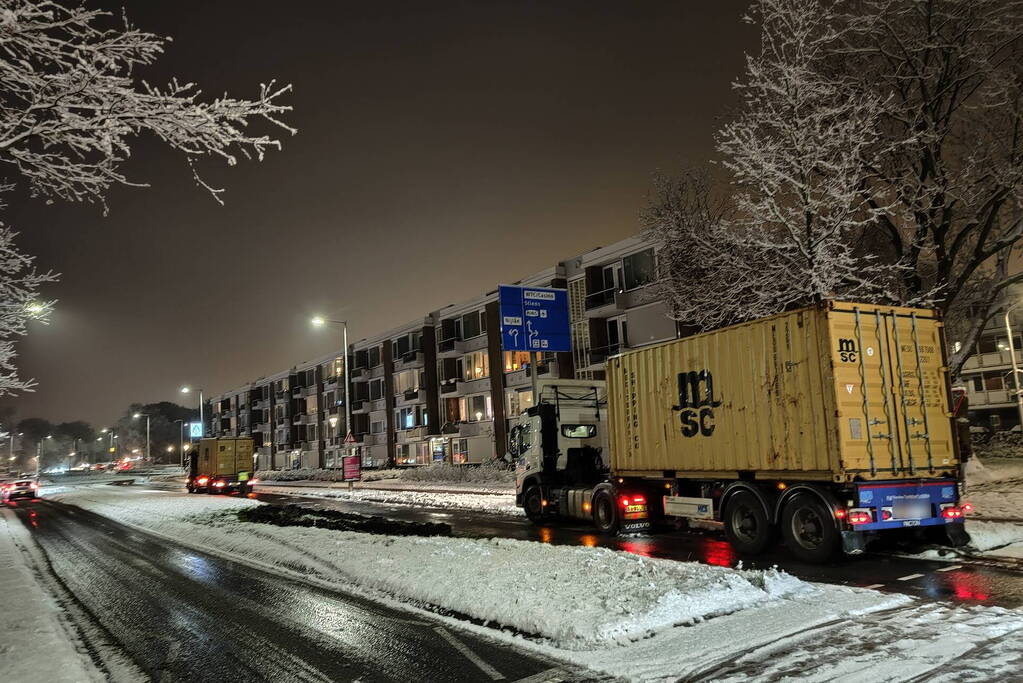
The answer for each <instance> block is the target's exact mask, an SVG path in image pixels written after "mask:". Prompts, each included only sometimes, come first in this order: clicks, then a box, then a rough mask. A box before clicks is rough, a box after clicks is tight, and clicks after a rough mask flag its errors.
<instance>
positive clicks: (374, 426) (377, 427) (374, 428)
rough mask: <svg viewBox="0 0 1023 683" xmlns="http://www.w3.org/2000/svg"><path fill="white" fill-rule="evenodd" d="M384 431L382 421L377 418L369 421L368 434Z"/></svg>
mask: <svg viewBox="0 0 1023 683" xmlns="http://www.w3.org/2000/svg"><path fill="white" fill-rule="evenodd" d="M383 432H384V421H383V420H377V421H376V422H370V423H369V433H370V434H382V433H383Z"/></svg>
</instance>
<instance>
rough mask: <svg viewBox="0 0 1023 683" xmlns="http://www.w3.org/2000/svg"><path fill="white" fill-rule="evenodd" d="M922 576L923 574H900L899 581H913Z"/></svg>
mask: <svg viewBox="0 0 1023 683" xmlns="http://www.w3.org/2000/svg"><path fill="white" fill-rule="evenodd" d="M922 576H923V574H906V575H905V576H900V577H899V578H898V579H897V580H898V581H912V580H913V579H919V578H920V577H922Z"/></svg>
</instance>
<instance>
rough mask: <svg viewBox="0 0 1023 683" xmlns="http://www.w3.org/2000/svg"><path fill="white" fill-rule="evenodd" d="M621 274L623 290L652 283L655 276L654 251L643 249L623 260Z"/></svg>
mask: <svg viewBox="0 0 1023 683" xmlns="http://www.w3.org/2000/svg"><path fill="white" fill-rule="evenodd" d="M622 273H623V277H624V279H625V289H636V288H637V287H642V286H643V285H648V284H650V283H651V282H653V281H654V277H655V276H656V269H655V266H654V250H653V249H645V250H643V251H641V252H638V253H636V254H630V255H629V256H626V257H625V258H623V259H622Z"/></svg>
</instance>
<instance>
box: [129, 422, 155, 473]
mask: <svg viewBox="0 0 1023 683" xmlns="http://www.w3.org/2000/svg"><path fill="white" fill-rule="evenodd" d="M132 417H133V418H135V419H136V420H137V419H139V418H140V417H144V418H146V462H150V461H151V459H150V457H149V415H148V414H146V413H135V414H134V415H132Z"/></svg>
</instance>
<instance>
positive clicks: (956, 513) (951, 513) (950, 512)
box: [941, 505, 963, 519]
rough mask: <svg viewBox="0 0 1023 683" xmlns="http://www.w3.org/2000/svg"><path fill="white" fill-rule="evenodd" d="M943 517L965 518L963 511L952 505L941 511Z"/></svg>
mask: <svg viewBox="0 0 1023 683" xmlns="http://www.w3.org/2000/svg"><path fill="white" fill-rule="evenodd" d="M941 516H942V517H944V518H945V519H959V518H960V517H962V516H963V511H962V510H961V509H959V508H957V507H956V506H955V505H950V506H949V507H947V508H945V509H944V510H942V511H941Z"/></svg>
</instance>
